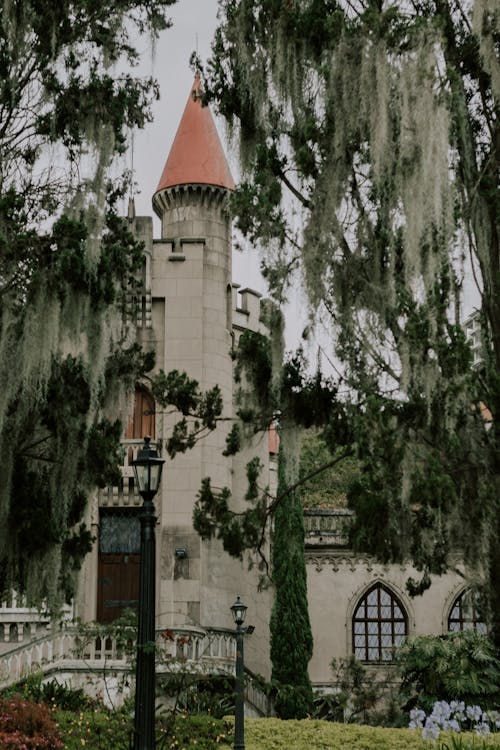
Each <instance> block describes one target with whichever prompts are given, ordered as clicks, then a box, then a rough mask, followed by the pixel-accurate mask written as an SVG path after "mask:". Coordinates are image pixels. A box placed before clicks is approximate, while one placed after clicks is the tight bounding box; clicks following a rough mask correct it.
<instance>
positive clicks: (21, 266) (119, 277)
mask: <svg viewBox="0 0 500 750" xmlns="http://www.w3.org/2000/svg"><path fill="white" fill-rule="evenodd" d="M173 2H174V0H152V1H149V0H148V2H145V1H144V0H109V2H105V3H102V2H94V1H93V0H90V1H89V0H85V1H83V0H64V1H61V2H57V3H53V2H49V1H48V0H16V1H15V2H12V3H6V4H4V5H3V7H2V10H1V11H0V383H1V384H2V387H1V393H0V467H1V474H2V482H1V487H0V519H1V524H0V527H1V531H0V549H1V552H0V588H1V590H2V591H5V589H6V588H8V587H10V586H14V587H15V588H17V589H18V590H20V591H25V592H27V594H28V597H29V599H30V601H32V602H40V601H41V599H42V598H44V597H49V599H50V601H51V603H52V604H55V603H56V602H57V601H59V600H60V597H61V596H62V595H65V596H66V597H68V596H70V595H71V593H72V587H73V573H74V571H75V569H77V568H78V567H79V565H80V563H81V559H82V557H83V555H84V554H85V553H86V552H87V551H88V549H89V547H90V544H91V541H92V539H91V535H90V532H89V531H88V529H86V528H85V526H84V524H82V523H81V519H82V517H83V511H84V508H85V503H86V499H87V496H88V494H89V492H90V490H91V489H92V488H93V487H95V486H96V485H98V486H103V485H105V484H108V483H110V482H112V481H114V479H115V478H116V473H117V468H116V466H117V463H118V460H117V459H118V453H117V451H118V445H119V438H120V435H121V426H120V424H119V422H117V421H113V419H114V415H115V414H116V413H117V411H118V408H117V405H118V404H119V403H120V399H121V400H122V405H123V394H124V392H125V390H126V389H127V388H128V389H130V388H132V387H133V384H134V383H135V381H136V379H137V378H138V377H139V376H140V375H141V374H143V373H145V372H147V371H148V370H150V369H151V367H152V365H153V360H152V358H151V356H149V355H146V354H144V353H142V352H141V351H140V349H139V347H138V346H137V345H136V344H135V342H134V329H133V326H132V325H131V324H130V323H131V317H130V316H127V314H126V312H127V305H128V298H127V294H129V293H130V292H133V290H134V285H135V284H136V283H137V282H136V281H135V278H136V275H137V271H138V270H139V269H140V268H141V267H142V246H141V244H140V243H138V242H137V241H136V240H135V239H134V238H133V237H132V235H131V234H130V232H129V231H128V228H127V224H126V222H124V221H123V220H121V219H120V218H119V217H118V215H117V211H116V202H117V199H118V198H119V197H120V196H121V195H122V194H123V193H124V190H125V185H126V181H127V180H126V175H124V176H122V177H117V178H116V179H115V180H114V181H113V182H112V181H111V172H110V168H111V167H112V165H113V160H114V157H115V156H116V155H117V154H121V153H123V152H124V150H125V147H126V134H127V129H128V128H133V127H142V126H143V125H144V123H145V122H147V121H148V119H149V118H150V114H149V102H150V100H151V98H152V97H155V96H157V94H158V91H157V86H156V84H155V82H154V81H153V80H152V79H147V80H142V79H140V78H137V77H134V76H133V75H132V74H131V72H123V73H120V72H119V69H122V70H124V71H125V70H126V66H128V68H130V66H132V65H133V64H134V62H135V61H136V60H137V58H138V52H137V50H136V49H135V47H134V44H133V41H132V37H133V36H134V35H137V34H143V33H148V34H150V35H151V36H152V37H155V36H156V35H157V33H158V32H159V31H160V30H161V29H164V28H166V27H167V26H168V25H169V23H170V22H169V20H168V18H167V15H166V13H167V8H168V6H170V5H171V4H172V3H173Z"/></svg>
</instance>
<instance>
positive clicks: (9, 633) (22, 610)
mask: <svg viewBox="0 0 500 750" xmlns="http://www.w3.org/2000/svg"><path fill="white" fill-rule="evenodd" d="M70 617H71V607H69V606H67V607H65V608H64V609H63V620H68V619H69V618H70ZM50 627H51V624H50V616H49V614H48V611H47V608H46V607H44V606H43V604H42V606H41V607H40V608H35V607H28V606H27V602H26V598H25V597H23V596H22V595H20V594H18V593H16V592H15V591H11V592H10V593H9V595H8V597H6V598H5V599H4V600H3V601H0V653H1V652H2V651H5V650H6V649H8V648H9V647H10V644H12V643H23V642H25V641H31V640H33V638H36V637H39V636H43V635H45V634H46V633H47V630H48V629H50Z"/></svg>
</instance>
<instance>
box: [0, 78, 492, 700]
mask: <svg viewBox="0 0 500 750" xmlns="http://www.w3.org/2000/svg"><path fill="white" fill-rule="evenodd" d="M198 86H199V81H198V79H197V78H196V79H195V83H194V87H193V90H196V89H197V88H198ZM233 188H234V182H233V178H232V177H231V173H230V170H229V167H228V164H227V161H226V157H225V155H224V151H223V149H222V146H221V143H220V140H219V137H218V135H217V131H216V128H215V124H214V121H213V119H212V115H211V114H210V111H209V109H207V108H202V107H201V104H200V102H199V101H198V100H196V99H195V98H193V96H192V93H191V92H189V97H188V101H187V104H186V108H185V110H184V113H183V115H182V118H181V121H180V125H179V128H178V131H177V134H176V136H175V139H174V142H173V145H172V147H171V150H170V153H169V155H168V158H167V161H166V163H165V166H164V169H163V171H162V173H161V176H160V180H159V183H158V187H157V189H156V191H155V194H154V196H153V208H154V210H155V212H156V214H157V215H158V217H159V219H160V221H161V237H160V238H159V239H155V238H153V222H152V218H151V217H149V216H136V215H135V211H134V207H133V204H132V203H131V205H130V210H129V216H128V221H129V223H130V226H131V228H132V229H133V231H134V232H135V233H136V235H137V236H138V237H140V238H141V239H142V240H143V242H144V245H145V266H144V275H143V294H142V299H141V300H140V305H139V314H138V319H137V337H138V341H139V342H140V343H141V344H142V345H143V347H144V348H145V349H154V351H155V352H156V363H157V368H162V369H163V370H164V371H165V372H168V371H170V370H173V369H177V370H180V371H186V372H187V374H188V375H189V376H190V377H193V378H196V379H197V380H198V382H199V384H200V387H201V388H202V389H207V388H210V387H212V386H214V385H219V387H220V388H221V391H222V395H223V401H224V417H227V418H230V417H232V416H233V395H234V394H233V388H234V386H233V375H232V366H233V365H232V358H231V350H232V349H233V348H234V347H236V346H237V345H238V338H239V336H240V335H241V332H242V331H244V330H245V329H247V328H249V329H252V330H263V329H262V323H261V321H260V304H261V303H260V295H259V294H258V293H256V292H254V291H252V290H251V289H248V288H243V289H242V288H241V287H239V286H238V285H237V284H234V283H233V281H232V274H231V217H230V215H229V212H228V195H229V193H230V191H231V190H232V189H233ZM172 419H173V417H172V415H169V414H164V413H162V412H161V411H159V410H157V409H156V407H155V403H154V400H153V398H152V396H151V394H150V393H149V391H148V389H147V384H146V383H144V384H142V385H139V386H138V387H137V389H136V394H135V402H134V406H133V409H132V410H131V413H130V418H129V422H128V425H127V428H126V433H125V436H124V462H123V466H122V477H123V480H122V483H121V484H120V486H119V487H110V488H108V489H107V490H104V491H100V492H99V493H98V495H96V497H95V498H94V500H93V502H92V503H91V505H90V507H89V511H88V514H89V516H88V522H89V523H90V525H91V528H92V531H93V533H94V535H95V536H96V538H97V543H96V544H95V546H94V549H93V551H92V552H91V553H90V554H89V555H88V557H87V559H86V562H85V564H84V567H83V570H82V573H81V577H80V586H79V594H78V597H77V599H76V601H75V602H74V607H73V612H72V613H68V623H67V627H66V628H65V629H64V631H63V632H62V631H60V630H58V631H54V630H53V629H52V630H51V629H50V624H48V623H47V622H46V620H43V619H42V618H41V617H40V615H37V613H36V612H34V611H33V610H29V609H27V608H23V607H22V602H20V601H9V602H4V603H3V604H2V605H1V606H0V624H2V625H3V634H4V639H3V643H2V644H1V648H2V651H3V655H2V656H1V657H0V670H1V671H0V677H3V679H4V681H5V682H6V683H8V682H9V681H10V682H12V681H14V679H16V677H17V678H18V677H19V676H20V674H22V673H23V671H26V670H27V669H30V668H33V667H34V665H40V664H41V665H43V669H44V670H45V671H46V672H47V674H48V675H49V674H50V675H53V674H58V675H59V679H67V680H71V681H72V683H73V684H84V683H83V682H82V681H83V677H82V675H83V674H84V673H85V668H84V666H83V661H85V664H87V665H89V664H91V665H92V668H93V669H94V671H95V670H96V669H98V667H99V664H101V665H102V664H103V663H104V660H107V662H106V663H107V666H108V671H109V669H111V671H112V674H113V675H114V678H113V679H115V678H116V680H118V677H119V674H120V669H125V667H124V665H123V664H122V663H121V662H120V656H119V654H118V653H117V651H116V648H115V645H114V644H113V643H112V642H111V641H110V642H109V643H108V641H106V640H105V641H101V639H98V640H97V641H95V642H94V643H92V644H91V645H87V646H86V647H85V648H84V649H83V651H80V652H79V653H80V657H77V656H75V653H76V652H75V650H74V646H75V643H76V641H75V639H76V638H77V636H76V635H75V633H74V631H72V630H71V626H70V623H71V618H72V617H77V618H79V619H80V620H82V621H84V622H91V621H98V622H109V621H112V620H113V619H114V618H115V617H116V616H117V615H119V614H120V613H121V612H122V611H123V609H124V608H126V607H128V606H133V605H134V604H135V602H136V600H137V598H138V569H139V564H140V559H139V522H138V511H139V508H140V504H141V500H140V498H139V496H138V495H137V493H136V492H135V488H134V479H133V471H132V467H131V461H132V460H133V458H134V457H135V456H136V455H137V451H138V449H139V447H140V446H141V444H142V438H143V436H144V435H145V434H149V435H151V436H152V439H153V440H154V441H155V442H157V443H158V444H159V445H160V446H161V443H162V441H164V440H165V438H166V437H167V435H168V433H169V429H170V427H171V425H172ZM229 425H230V421H225V422H222V424H221V425H220V426H219V427H218V428H217V430H215V431H214V432H212V433H211V434H210V435H208V436H207V437H206V438H205V439H203V440H201V441H200V442H199V443H198V444H197V445H196V446H195V448H193V449H192V450H190V451H188V452H187V453H186V454H184V455H178V456H176V458H175V459H174V460H172V461H169V460H168V459H167V462H166V465H165V468H164V475H163V479H162V484H161V489H160V492H159V493H158V495H157V497H156V499H155V504H156V512H157V516H158V526H157V565H156V570H157V587H156V591H157V601H156V612H157V623H156V624H157V629H158V631H162V632H168V633H169V634H170V635H169V642H168V647H169V649H170V655H171V656H175V655H182V656H183V657H184V658H186V659H187V660H188V661H189V662H190V663H192V664H193V668H196V665H197V664H198V665H200V664H201V665H202V669H203V670H204V671H212V672H217V671H224V670H231V669H232V666H233V660H234V642H233V632H234V630H233V623H232V620H231V614H230V610H229V607H230V605H231V604H232V603H233V601H234V599H235V597H236V595H238V594H239V595H240V596H241V597H242V599H243V600H244V601H245V603H246V604H247V605H248V621H249V622H251V624H253V625H254V626H255V632H254V634H253V635H252V636H251V637H249V638H248V639H247V643H246V664H247V665H248V667H249V668H250V669H251V670H252V671H253V672H255V673H260V674H262V675H264V676H265V677H269V676H270V663H269V615H270V608H271V603H272V591H271V589H269V588H268V589H267V590H264V591H259V590H258V585H257V584H258V575H257V573H256V572H255V571H254V570H249V569H248V560H244V561H243V562H239V561H238V560H235V559H233V558H230V557H229V556H228V555H227V554H226V553H224V551H223V550H222V547H221V545H220V543H219V542H218V541H211V542H203V541H202V540H201V539H200V538H199V537H198V535H197V534H196V533H195V532H194V530H193V527H192V512H193V505H194V502H195V498H196V494H197V491H198V490H199V488H200V484H201V480H202V479H203V478H204V477H206V476H210V477H211V478H212V482H213V485H215V486H218V487H222V486H227V487H230V488H231V491H232V496H233V498H235V499H236V502H238V498H243V496H244V492H245V471H244V468H245V465H246V463H247V461H248V460H249V459H250V458H251V457H253V456H255V455H258V456H259V457H260V459H261V461H262V463H263V464H264V465H265V467H266V470H265V476H264V477H263V478H262V482H263V484H269V485H270V486H273V484H274V483H275V481H274V472H275V461H276V455H275V454H276V442H275V440H274V439H272V440H271V441H269V436H268V435H267V434H262V435H260V436H257V437H256V438H255V440H254V441H253V443H252V445H249V446H247V447H246V449H245V450H243V451H242V452H241V453H240V454H238V455H237V456H235V457H224V456H223V455H222V451H223V449H224V445H225V438H226V434H227V432H228V430H229ZM271 437H273V436H271ZM305 516H306V517H305V523H306V561H307V571H308V597H309V607H310V617H311V623H312V629H313V636H314V653H313V657H312V660H311V662H310V675H311V680H312V682H313V684H314V685H315V686H316V687H318V688H322V689H328V688H329V687H331V683H332V679H333V675H332V672H331V669H330V661H331V659H332V658H334V657H335V658H337V659H339V658H344V657H346V656H347V655H350V654H352V653H354V654H355V655H356V656H357V657H358V658H359V659H361V660H362V661H365V662H367V663H369V664H373V665H377V664H379V663H380V662H384V661H389V660H390V659H391V658H392V654H393V647H394V646H397V645H398V644H399V643H401V642H402V640H403V639H404V638H405V637H406V636H407V635H413V634H420V633H445V632H446V631H447V630H448V629H460V628H468V627H482V626H481V624H480V623H478V622H477V615H476V612H475V609H474V606H473V603H471V602H469V601H468V598H467V594H466V589H465V584H464V581H463V579H462V578H461V577H460V575H458V574H454V573H450V574H449V575H447V576H443V577H441V578H440V579H438V580H436V581H434V582H433V585H432V586H431V588H430V590H429V591H427V592H426V593H425V594H424V595H423V596H422V597H420V598H418V599H414V600H411V599H409V597H408V596H407V594H406V593H405V585H404V584H405V580H406V579H407V578H408V576H409V575H412V574H413V575H417V574H416V573H415V571H412V570H411V568H410V567H409V566H402V567H397V566H382V565H380V564H378V563H376V562H374V561H373V560H372V559H370V558H369V557H366V556H361V557H360V556H354V555H352V554H351V553H350V551H349V549H348V547H347V545H346V539H345V527H344V524H345V523H346V522H348V520H349V518H348V512H347V511H342V510H338V511H335V510H332V511H314V510H313V511H307V512H306V514H305ZM79 658H80V661H78V659H79ZM82 659H83V661H82ZM120 664H121V666H120ZM96 665H97V666H96ZM113 670H114V671H113Z"/></svg>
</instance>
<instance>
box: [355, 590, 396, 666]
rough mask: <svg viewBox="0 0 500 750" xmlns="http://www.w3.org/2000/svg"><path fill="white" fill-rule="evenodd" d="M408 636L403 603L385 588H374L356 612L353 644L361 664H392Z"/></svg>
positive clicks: (363, 599)
mask: <svg viewBox="0 0 500 750" xmlns="http://www.w3.org/2000/svg"><path fill="white" fill-rule="evenodd" d="M407 634H408V617H407V615H406V612H405V610H404V608H403V605H402V604H401V602H400V601H399V600H398V599H397V598H396V596H394V594H393V593H392V592H391V591H389V589H386V588H385V586H382V584H380V583H377V584H375V586H372V588H371V589H369V591H367V593H366V594H365V595H364V596H363V598H362V599H361V600H360V602H359V603H358V605H357V607H356V609H355V610H354V614H353V618H352V643H353V651H354V655H355V657H356V659H359V660H360V661H392V660H393V659H394V652H395V650H396V648H397V647H398V646H400V645H401V644H402V643H403V641H404V639H405V637H406V636H407Z"/></svg>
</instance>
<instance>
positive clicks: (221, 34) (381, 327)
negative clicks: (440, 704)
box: [205, 0, 500, 644]
mask: <svg viewBox="0 0 500 750" xmlns="http://www.w3.org/2000/svg"><path fill="white" fill-rule="evenodd" d="M220 5H221V13H220V26H219V29H218V31H217V34H216V38H215V41H214V45H213V55H212V58H211V60H210V61H209V63H208V65H207V68H206V71H205V72H206V78H207V92H208V93H207V95H206V96H207V99H210V100H214V101H216V103H217V106H218V108H219V111H220V112H221V113H222V114H223V115H224V116H225V117H226V119H227V120H228V122H229V124H230V125H231V127H233V129H234V130H235V132H237V133H238V135H239V136H240V144H241V154H242V164H243V168H244V170H245V175H246V177H245V179H244V180H243V181H242V183H241V185H240V188H239V189H238V191H237V192H236V194H235V197H234V209H235V212H236V215H237V221H238V224H239V227H240V229H241V230H242V231H243V232H244V233H245V234H246V235H247V236H248V237H249V238H250V239H252V240H254V241H257V242H259V243H260V244H261V245H262V246H263V247H264V248H266V252H265V260H264V263H263V270H264V272H265V274H266V275H267V277H268V280H269V284H270V289H271V293H272V294H273V295H274V298H275V299H276V301H278V302H281V301H282V300H283V298H284V296H285V295H286V290H287V285H288V284H289V283H290V278H291V271H292V270H293V269H296V268H299V269H300V272H301V275H302V279H303V281H304V284H305V287H306V290H307V292H308V295H309V299H310V303H311V313H312V316H313V317H316V318H317V317H320V318H321V319H322V320H323V321H325V322H327V323H328V324H329V325H330V327H331V329H332V348H333V350H334V360H335V362H337V363H338V367H339V372H340V375H339V386H340V385H341V386H342V391H343V392H344V394H345V396H344V400H345V414H346V419H345V420H343V422H342V424H343V425H344V427H345V425H348V426H349V428H350V429H348V430H346V429H343V430H340V431H336V430H335V429H330V430H329V434H328V438H329V447H330V449H331V451H332V453H333V454H335V451H336V450H337V449H338V447H339V446H345V445H355V446H356V450H357V454H358V458H359V461H360V476H359V479H358V480H357V481H356V482H355V483H354V484H353V486H352V488H351V490H350V493H349V504H350V506H351V507H352V508H353V509H354V510H355V511H356V523H355V525H354V526H353V533H352V540H351V541H352V544H353V545H354V547H355V548H356V549H362V550H364V551H371V552H373V553H375V554H376V555H377V556H378V557H379V558H381V559H382V560H384V561H399V560H402V559H408V558H411V559H413V562H414V563H415V565H416V567H417V568H418V569H419V570H420V571H421V577H420V580H418V581H410V582H409V589H410V591H411V592H412V593H414V594H415V593H418V592H419V591H422V590H423V589H424V588H425V587H426V586H428V585H429V582H430V575H431V574H441V573H442V572H444V571H445V570H446V569H447V568H449V567H450V566H452V565H453V564H454V560H455V559H456V557H454V555H453V554H450V553H454V552H455V551H456V550H457V549H458V548H460V549H461V550H462V554H463V556H464V559H465V561H466V563H467V564H468V566H469V570H470V571H471V573H472V577H473V579H474V582H475V583H476V584H479V585H482V586H483V588H484V591H485V594H486V597H485V602H486V605H485V612H484V616H485V617H486V618H487V620H488V623H489V626H490V628H491V631H492V633H493V636H494V638H495V639H496V642H497V644H500V552H499V547H498V543H497V540H498V535H499V531H500V505H499V500H498V498H499V497H500V492H499V479H500V465H499V462H498V456H499V455H500V439H499V435H500V431H499V429H498V427H497V423H498V416H499V414H500V407H499V405H500V273H499V265H498V264H499V258H500V228H499V216H500V204H499V196H500V190H499V179H500V178H499V174H500V169H499V165H500V150H499V143H500V137H499V133H500V125H499V117H498V115H499V106H500V105H499V101H500V84H499V81H500V64H499V50H500V29H499V25H500V19H499V14H498V8H497V7H496V4H495V3H494V2H492V1H491V0H470V1H469V0H467V2H464V3H457V2H454V0H418V1H417V0H415V1H414V2H408V3H399V2H393V1H392V0H366V2H365V1H362V0H352V1H351V0H349V1H347V0H290V1H289V2H273V0H222V2H221V4H220ZM474 279H475V280H476V281H477V286H478V289H477V290H476V292H475V294H476V296H477V298H478V304H477V307H478V308H480V310H481V321H482V325H481V331H482V337H483V342H482V344H483V346H482V357H483V361H482V365H481V368H480V370H479V371H478V372H477V373H475V374H472V370H471V354H470V350H469V347H468V345H467V343H466V341H465V336H464V332H463V330H462V324H463V322H464V321H463V317H462V312H461V311H462V307H463V304H464V299H465V298H466V292H467V294H468V295H469V301H468V305H469V309H472V306H473V304H474V302H473V301H471V300H470V294H471V290H472V289H473V286H474V281H473V280H474ZM295 395H297V389H295ZM482 404H486V405H487V406H488V408H489V409H490V410H491V413H492V416H493V422H492V425H491V428H490V429H489V430H486V429H485V423H484V420H483V416H482Z"/></svg>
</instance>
